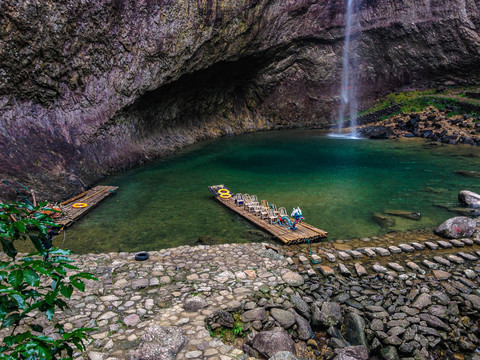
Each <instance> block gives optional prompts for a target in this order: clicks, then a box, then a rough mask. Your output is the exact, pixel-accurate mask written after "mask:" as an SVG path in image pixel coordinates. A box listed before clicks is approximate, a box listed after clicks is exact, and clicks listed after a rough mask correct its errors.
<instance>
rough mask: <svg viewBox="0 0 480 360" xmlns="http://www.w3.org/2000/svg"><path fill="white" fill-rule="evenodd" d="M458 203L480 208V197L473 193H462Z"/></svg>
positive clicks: (466, 191)
mask: <svg viewBox="0 0 480 360" xmlns="http://www.w3.org/2000/svg"><path fill="white" fill-rule="evenodd" d="M458 201H460V202H461V203H462V204H464V205H467V206H471V207H480V195H479V194H477V193H474V192H473V191H468V190H462V191H460V192H459V193H458Z"/></svg>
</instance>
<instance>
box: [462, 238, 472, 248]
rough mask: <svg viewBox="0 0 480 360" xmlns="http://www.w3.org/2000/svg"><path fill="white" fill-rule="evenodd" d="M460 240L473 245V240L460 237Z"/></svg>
mask: <svg viewBox="0 0 480 360" xmlns="http://www.w3.org/2000/svg"><path fill="white" fill-rule="evenodd" d="M460 241H461V242H463V243H464V244H465V245H468V246H472V245H473V240H471V239H467V238H465V239H460Z"/></svg>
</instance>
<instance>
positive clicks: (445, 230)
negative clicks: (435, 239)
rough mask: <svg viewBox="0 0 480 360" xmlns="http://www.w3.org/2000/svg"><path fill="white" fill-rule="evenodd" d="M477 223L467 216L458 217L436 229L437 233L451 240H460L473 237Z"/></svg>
mask: <svg viewBox="0 0 480 360" xmlns="http://www.w3.org/2000/svg"><path fill="white" fill-rule="evenodd" d="M476 226H477V223H476V222H475V220H473V219H470V218H468V217H465V216H457V217H454V218H451V219H448V220H447V221H445V222H444V223H442V224H441V225H440V226H439V227H437V228H436V229H435V232H436V233H437V234H438V235H440V236H444V237H447V238H450V239H459V238H463V237H470V236H472V235H473V233H474V231H475V228H476Z"/></svg>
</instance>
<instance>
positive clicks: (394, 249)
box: [388, 245, 402, 254]
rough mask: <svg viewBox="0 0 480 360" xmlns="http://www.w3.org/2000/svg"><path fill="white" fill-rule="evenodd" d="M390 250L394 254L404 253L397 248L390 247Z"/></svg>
mask: <svg viewBox="0 0 480 360" xmlns="http://www.w3.org/2000/svg"><path fill="white" fill-rule="evenodd" d="M388 250H389V251H390V252H391V253H392V254H400V253H401V252H402V249H400V248H399V247H397V246H393V245H392V246H389V247H388Z"/></svg>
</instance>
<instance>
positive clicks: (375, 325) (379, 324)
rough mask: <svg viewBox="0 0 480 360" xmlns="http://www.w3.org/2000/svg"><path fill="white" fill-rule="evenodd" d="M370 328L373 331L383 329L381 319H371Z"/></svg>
mask: <svg viewBox="0 0 480 360" xmlns="http://www.w3.org/2000/svg"><path fill="white" fill-rule="evenodd" d="M370 329H372V330H373V331H383V330H384V326H383V321H382V320H380V319H373V320H372V321H371V322H370Z"/></svg>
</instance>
